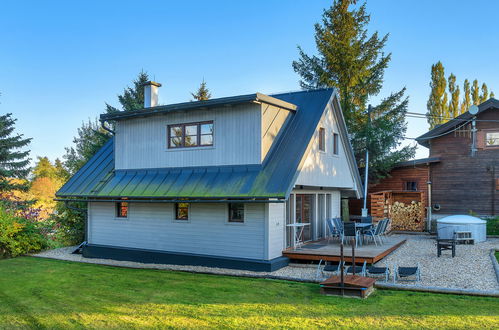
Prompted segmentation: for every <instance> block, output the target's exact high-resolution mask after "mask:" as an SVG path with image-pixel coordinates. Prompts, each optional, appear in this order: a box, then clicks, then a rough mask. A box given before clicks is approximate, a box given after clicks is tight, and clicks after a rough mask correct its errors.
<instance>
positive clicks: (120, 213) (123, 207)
mask: <svg viewBox="0 0 499 330" xmlns="http://www.w3.org/2000/svg"><path fill="white" fill-rule="evenodd" d="M116 217H117V218H128V202H119V203H116Z"/></svg>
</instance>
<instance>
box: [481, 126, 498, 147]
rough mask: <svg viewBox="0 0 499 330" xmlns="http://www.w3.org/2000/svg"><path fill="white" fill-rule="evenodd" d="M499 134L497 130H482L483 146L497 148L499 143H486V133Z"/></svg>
mask: <svg viewBox="0 0 499 330" xmlns="http://www.w3.org/2000/svg"><path fill="white" fill-rule="evenodd" d="M494 133H496V134H499V130H484V136H483V138H484V145H485V148H499V143H498V144H488V143H487V141H488V139H487V134H494Z"/></svg>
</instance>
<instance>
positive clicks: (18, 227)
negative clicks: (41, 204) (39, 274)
mask: <svg viewBox="0 0 499 330" xmlns="http://www.w3.org/2000/svg"><path fill="white" fill-rule="evenodd" d="M46 247H47V239H46V237H44V235H43V234H42V230H41V228H40V226H39V223H38V221H37V218H36V216H35V215H33V214H31V213H30V211H29V210H28V211H26V210H20V209H16V208H13V207H11V205H9V204H7V203H1V202H0V257H15V256H18V255H22V254H26V253H30V252H37V251H40V250H42V249H44V248H46Z"/></svg>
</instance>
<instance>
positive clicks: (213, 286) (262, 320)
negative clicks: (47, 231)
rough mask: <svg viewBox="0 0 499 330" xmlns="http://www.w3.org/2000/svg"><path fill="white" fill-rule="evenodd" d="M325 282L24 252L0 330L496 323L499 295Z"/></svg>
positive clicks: (5, 274)
mask: <svg viewBox="0 0 499 330" xmlns="http://www.w3.org/2000/svg"><path fill="white" fill-rule="evenodd" d="M318 291H319V290H318V285H316V284H307V283H295V282H287V281H277V280H264V279H248V278H237V277H228V276H215V275H202V274H190V273H181V272H169V271H157V270H142V269H126V268H115V267H108V266H100V265H91V264H80V263H71V262H65V261H58V260H49V259H38V258H31V257H21V258H16V259H7V260H1V261H0V328H2V329H3V328H9V329H10V328H16V327H17V328H86V327H91V328H143V327H149V328H152V327H175V328H198V327H203V328H205V327H217V328H220V327H224V328H225V327H230V328H262V327H275V328H309V327H311V328H316V327H332V328H333V327H340V326H342V327H350V328H381V327H383V328H404V329H407V328H440V329H442V328H454V329H455V328H498V327H499V316H498V311H499V299H497V298H488V297H470V296H454V295H443V294H430V293H420V292H407V291H384V290H381V291H377V292H375V293H374V294H373V295H372V296H371V297H370V298H368V299H367V300H359V299H352V298H350V299H349V298H344V299H342V298H338V297H326V296H322V295H320V294H319V293H318Z"/></svg>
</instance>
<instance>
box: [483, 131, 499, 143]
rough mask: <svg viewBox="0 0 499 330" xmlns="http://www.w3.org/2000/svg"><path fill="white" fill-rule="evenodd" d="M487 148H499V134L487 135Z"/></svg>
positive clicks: (491, 133)
mask: <svg viewBox="0 0 499 330" xmlns="http://www.w3.org/2000/svg"><path fill="white" fill-rule="evenodd" d="M485 146H486V147H497V146H499V132H487V134H486V135H485Z"/></svg>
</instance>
